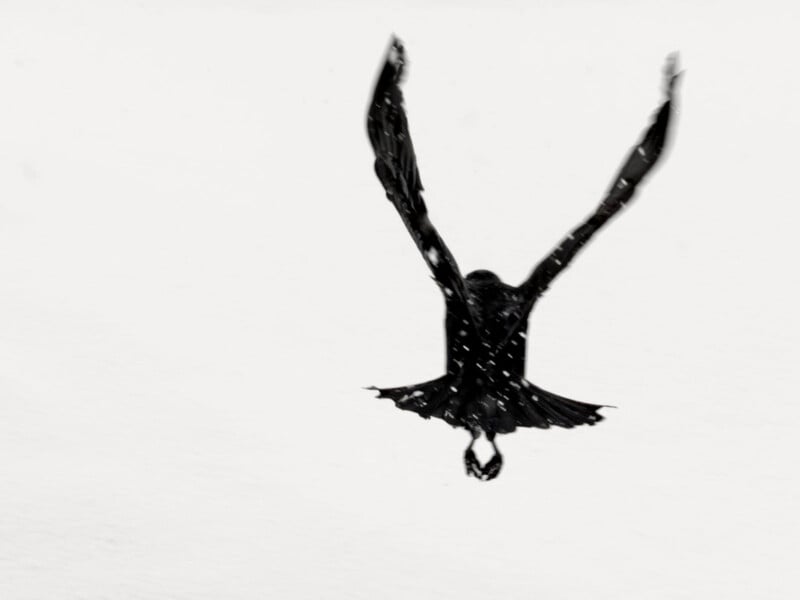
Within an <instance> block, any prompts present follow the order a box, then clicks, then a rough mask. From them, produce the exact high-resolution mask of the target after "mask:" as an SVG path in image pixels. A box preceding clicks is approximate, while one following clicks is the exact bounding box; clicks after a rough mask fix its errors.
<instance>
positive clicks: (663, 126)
mask: <svg viewBox="0 0 800 600" xmlns="http://www.w3.org/2000/svg"><path fill="white" fill-rule="evenodd" d="M677 78H678V73H677V72H676V57H675V56H670V57H669V58H668V60H667V66H666V68H665V95H666V100H665V101H664V103H663V104H662V105H661V107H660V108H659V110H658V112H657V113H656V115H655V117H654V119H653V122H652V124H651V125H650V127H649V128H648V130H647V131H646V132H645V134H644V136H643V137H642V139H641V141H639V143H638V144H636V145H635V146H634V147H633V149H632V150H631V152H630V154H629V156H628V158H627V160H626V161H625V163H624V164H623V165H622V168H621V169H620V171H619V173H617V176H616V177H615V179H614V181H613V182H612V184H611V187H610V188H609V189H608V192H606V196H605V198H604V199H603V201H602V202H601V203H600V206H599V207H598V208H597V210H596V211H595V212H594V213H592V214H591V215H590V216H589V218H588V219H586V220H585V221H584V222H583V223H581V224H580V225H579V226H578V227H576V228H575V229H574V230H573V231H572V232H571V233H570V234H568V235H567V237H566V238H564V239H563V240H562V241H561V243H560V244H559V245H558V246H557V247H556V248H555V250H553V251H552V252H551V253H550V254H549V255H548V256H547V257H545V258H544V260H542V261H541V262H540V263H539V264H538V265H537V266H536V268H535V269H534V270H533V273H531V275H530V277H528V279H527V280H526V281H525V282H524V283H523V284H522V285H521V286H520V290H521V291H522V292H523V297H524V298H525V299H526V301H527V303H528V308H529V309H530V307H532V306H533V304H534V303H535V302H536V299H537V298H538V297H539V296H541V295H542V293H544V291H545V290H546V289H547V288H548V286H549V285H550V283H551V282H552V281H553V279H555V278H556V276H557V275H558V274H559V273H561V272H562V271H563V270H564V269H565V268H566V267H567V265H569V263H570V262H571V261H572V259H573V258H575V255H576V254H577V253H578V251H579V250H580V249H581V248H582V247H583V246H584V245H585V244H586V243H587V242H588V241H589V240H590V239H591V238H592V236H593V235H594V234H595V233H597V232H598V231H599V230H600V229H601V228H602V227H603V226H604V225H605V224H606V223H607V222H608V221H609V219H611V217H613V216H614V215H615V214H617V212H619V211H620V209H622V207H624V206H625V204H626V203H627V202H628V201H629V200H631V198H632V197H633V195H634V192H635V191H636V186H637V185H638V184H639V183H640V182H641V181H642V179H644V177H645V176H646V175H647V173H648V172H649V171H650V170H651V169H652V168H653V166H655V164H656V162H657V161H658V158H659V156H661V151H662V150H663V148H664V144H665V142H666V139H667V129H668V125H669V121H670V115H671V113H672V99H673V90H674V86H675V82H676V81H677ZM526 314H527V313H526Z"/></svg>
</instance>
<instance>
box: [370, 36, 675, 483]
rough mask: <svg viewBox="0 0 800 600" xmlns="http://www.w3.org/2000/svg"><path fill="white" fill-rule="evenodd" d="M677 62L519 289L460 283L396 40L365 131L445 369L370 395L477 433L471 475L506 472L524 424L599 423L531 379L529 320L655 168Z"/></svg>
mask: <svg viewBox="0 0 800 600" xmlns="http://www.w3.org/2000/svg"><path fill="white" fill-rule="evenodd" d="M676 62H677V56H676V55H670V56H669V57H668V59H667V63H666V67H665V69H664V96H665V99H664V101H663V103H662V104H661V106H660V107H659V109H658V111H657V112H656V114H655V117H654V118H653V120H652V123H651V124H650V126H649V128H648V129H647V131H646V132H645V134H644V136H643V137H642V139H641V140H640V141H639V142H638V143H637V144H636V145H635V146H634V147H633V148H632V149H631V151H630V154H629V155H628V157H627V159H626V160H625V162H624V163H623V165H622V167H621V169H620V170H619V172H618V173H617V175H616V177H615V178H614V180H613V182H612V183H611V186H610V187H609V189H608V191H607V192H606V194H605V197H604V198H603V200H602V202H601V203H600V205H599V206H598V207H597V209H596V210H595V211H594V212H593V213H592V214H591V215H590V216H589V217H588V218H587V219H585V220H584V221H583V222H582V223H580V224H579V225H578V226H577V227H576V228H575V229H573V230H572V231H571V232H570V233H569V234H568V235H567V236H566V237H565V238H564V239H562V240H561V242H560V243H559V244H558V246H556V248H555V249H554V250H553V251H552V252H551V253H550V254H549V255H547V256H546V257H545V258H544V259H543V260H542V261H541V262H540V263H539V264H538V265H537V266H536V267H535V268H534V269H533V272H532V273H531V274H530V276H529V277H528V278H527V279H526V280H525V281H524V282H522V284H521V285H519V286H516V287H515V286H511V285H507V284H505V283H503V282H502V281H500V278H499V277H497V275H495V274H494V273H492V272H491V271H486V270H478V271H473V272H471V273H469V274H468V275H467V276H466V277H463V276H462V275H461V272H460V271H459V269H458V265H457V264H456V261H455V259H454V258H453V255H452V254H451V252H450V250H449V249H448V248H447V246H446V245H445V243H444V241H443V240H442V238H441V236H440V235H439V233H438V232H437V230H436V229H435V227H434V226H433V224H432V223H431V221H430V218H429V217H428V211H427V208H426V206H425V202H424V200H423V197H422V191H423V187H422V182H421V180H420V175H419V170H418V168H417V160H416V156H415V154H414V146H413V144H412V142H411V135H410V133H409V129H408V121H407V118H406V113H405V108H404V100H403V94H402V92H401V90H400V84H401V83H402V80H403V75H404V70H405V51H404V48H403V45H402V43H401V42H400V40H398V39H397V38H396V37H394V38H393V39H392V41H391V43H390V46H389V50H388V52H387V55H386V58H385V61H384V64H383V68H382V70H381V71H380V75H379V76H378V80H377V84H376V85H375V91H374V94H373V97H372V101H371V102H370V105H369V111H368V115H367V133H368V135H369V141H370V144H371V145H372V149H373V150H374V153H375V173H376V174H377V176H378V179H379V180H380V182H381V184H382V185H383V188H384V190H385V192H386V197H387V198H388V199H389V201H390V202H391V203H392V205H394V207H395V209H396V210H397V212H398V213H399V215H400V218H401V219H402V221H403V223H404V224H405V226H406V228H407V229H408V232H409V233H410V234H411V237H412V239H413V240H414V242H415V243H416V245H417V248H419V251H420V252H421V253H422V257H423V259H424V260H425V262H426V263H427V265H428V267H429V268H430V270H431V272H432V273H433V279H434V280H435V281H436V283H437V284H438V286H439V288H440V289H441V291H442V294H443V296H444V301H445V308H446V318H445V332H446V340H447V358H446V369H447V372H446V373H445V374H444V375H442V376H441V377H438V378H436V379H433V380H431V381H426V382H423V383H418V384H414V385H407V386H402V387H393V388H378V387H370V388H368V389H372V390H377V391H378V397H379V398H390V399H391V400H393V401H394V403H395V405H396V406H397V407H398V408H401V409H403V410H409V411H413V412H416V413H417V414H419V415H420V416H422V417H424V418H426V419H429V418H431V417H436V418H439V419H443V420H444V421H446V422H447V423H449V424H450V425H452V426H454V427H463V428H465V429H467V430H468V431H469V432H470V433H471V435H472V439H471V441H470V443H469V446H468V447H467V449H466V451H465V452H464V465H465V467H466V471H467V474H468V475H472V476H474V477H477V478H478V479H481V480H484V481H485V480H490V479H494V478H495V477H497V475H498V474H499V473H500V469H501V468H502V465H503V457H502V454H501V453H500V451H499V450H498V449H497V445H496V443H495V436H496V435H497V434H505V433H511V432H512V431H514V430H515V429H516V428H517V427H538V428H541V429H547V428H549V427H554V426H555V427H576V426H578V425H594V424H595V423H598V422H599V421H601V420H602V419H603V416H602V415H601V414H600V413H599V412H598V411H599V410H600V409H601V408H604V406H603V405H599V404H589V403H586V402H579V401H577V400H571V399H569V398H565V397H563V396H559V395H557V394H554V393H552V392H549V391H546V390H543V389H542V388H540V387H538V386H536V385H534V384H533V383H531V382H530V381H528V380H527V379H525V352H526V337H527V331H528V317H529V315H530V312H531V310H532V309H533V307H534V305H535V304H536V301H537V300H538V299H539V298H540V297H541V296H542V294H543V293H544V292H545V290H547V288H548V287H549V286H550V284H551V283H552V282H553V280H554V279H555V278H556V276H558V274H559V273H561V272H562V271H563V270H564V269H565V268H566V267H567V266H568V265H569V264H570V262H571V261H572V260H573V258H575V256H576V255H577V254H578V252H579V251H580V249H581V248H582V247H583V246H584V245H586V243H587V242H588V241H589V240H590V239H591V238H592V236H594V235H595V233H597V232H598V231H599V230H600V229H601V228H602V227H603V226H604V225H605V224H606V223H607V222H608V221H609V220H610V219H611V218H612V217H613V216H614V215H615V214H617V213H618V212H619V211H620V210H621V209H622V208H623V207H624V206H625V204H626V203H628V202H629V201H630V200H631V198H632V197H633V195H634V192H635V191H636V188H637V186H638V185H639V184H640V183H641V181H642V180H643V179H644V177H645V176H646V175H647V174H648V173H649V172H650V170H651V169H652V168H653V166H654V165H655V164H656V163H657V161H658V159H659V157H660V156H661V154H662V150H663V148H664V144H665V141H666V137H667V129H668V125H669V120H670V115H671V113H672V100H673V93H674V88H675V83H676V81H677V79H678V75H679V74H678V73H677V72H676ZM482 432H483V433H484V434H485V435H486V438H487V439H488V441H489V442H490V443H491V445H492V447H493V449H494V456H492V458H491V459H490V460H489V461H488V462H487V463H486V464H485V465H481V464H480V462H479V461H478V459H477V457H476V456H475V453H474V451H473V449H472V447H473V444H474V443H475V440H476V439H478V438H479V437H480V435H481V433H482Z"/></svg>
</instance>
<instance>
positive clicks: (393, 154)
mask: <svg viewBox="0 0 800 600" xmlns="http://www.w3.org/2000/svg"><path fill="white" fill-rule="evenodd" d="M404 65H405V53H404V50H403V46H402V44H401V43H400V40H398V39H397V38H394V39H393V40H392V44H391V46H390V48H389V52H388V54H387V57H386V61H385V63H384V65H383V69H382V71H381V74H380V76H379V77H378V82H377V84H376V86H375V93H374V94H373V97H372V102H371V103H370V107H369V113H368V115H367V133H368V135H369V141H370V144H371V145H372V149H373V151H374V152H375V173H376V174H377V175H378V179H380V182H381V184H383V187H384V189H385V190H386V197H387V198H388V199H389V200H390V201H391V203H392V204H393V205H394V207H395V208H396V209H397V212H398V213H399V214H400V217H401V218H402V219H403V223H404V224H405V226H406V228H407V229H408V232H409V233H410V234H411V237H412V238H413V239H414V242H415V243H416V245H417V247H418V248H419V250H420V252H421V253H422V257H423V258H424V259H425V262H426V263H427V264H428V267H430V269H431V271H432V273H433V278H434V280H435V281H436V283H437V284H438V285H439V287H440V288H441V289H442V292H443V293H444V295H445V300H446V302H447V310H448V311H450V312H455V313H457V314H458V315H459V317H460V318H461V319H462V320H467V321H468V323H469V326H470V328H471V329H473V330H474V318H473V317H472V314H471V310H470V308H469V304H468V302H467V292H466V286H465V284H464V279H463V277H462V276H461V273H460V272H459V270H458V265H457V264H456V261H455V259H454V258H453V255H452V254H451V253H450V250H449V249H448V248H447V246H446V245H445V243H444V241H443V240H442V238H441V237H440V236H439V233H438V232H437V231H436V228H434V226H433V224H432V223H431V221H430V219H429V218H428V210H427V208H426V206H425V202H424V201H423V199H422V190H423V188H422V181H421V180H420V176H419V170H418V169H417V159H416V155H415V154H414V146H413V144H412V142H411V135H410V133H409V130H408V121H407V119H406V114H405V109H404V106H403V93H402V92H401V91H400V83H401V81H402V77H403V69H404Z"/></svg>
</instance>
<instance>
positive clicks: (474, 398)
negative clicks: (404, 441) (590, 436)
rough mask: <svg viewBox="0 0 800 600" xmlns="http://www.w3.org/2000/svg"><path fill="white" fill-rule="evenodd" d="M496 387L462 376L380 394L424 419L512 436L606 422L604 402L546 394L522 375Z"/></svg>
mask: <svg viewBox="0 0 800 600" xmlns="http://www.w3.org/2000/svg"><path fill="white" fill-rule="evenodd" d="M503 379H504V381H503V383H502V384H500V383H498V382H495V383H494V385H493V386H492V387H491V388H488V389H487V388H485V387H473V386H471V385H470V384H469V383H468V382H469V380H470V379H469V377H466V376H465V375H464V374H463V373H459V374H448V375H443V376H442V377H438V378H437V379H432V380H430V381H425V382H423V383H418V384H415V385H407V386H402V387H395V388H377V387H370V388H367V389H371V390H376V391H377V392H378V397H379V398H390V399H391V400H392V401H393V402H394V403H395V406H397V408H400V409H402V410H410V411H412V412H415V413H417V414H418V415H419V416H421V417H423V418H425V419H430V418H432V417H435V418H438V419H442V420H444V421H446V422H447V423H449V424H450V425H452V426H454V427H465V428H467V429H470V430H474V429H482V430H483V431H485V432H487V433H511V432H512V431H514V430H515V429H516V428H517V427H538V428H540V429H548V428H550V427H565V428H572V427H577V426H578V425H594V424H595V423H599V422H600V421H602V420H603V415H601V414H600V413H599V410H600V409H601V408H607V407H606V406H604V405H601V404H589V403H587V402H579V401H577V400H571V399H570V398H565V397H564V396H559V395H558V394H554V393H553V392H548V391H547V390H543V389H542V388H540V387H539V386H536V385H534V384H532V383H531V382H530V381H528V380H527V379H525V378H524V377H522V376H510V377H504V378H503Z"/></svg>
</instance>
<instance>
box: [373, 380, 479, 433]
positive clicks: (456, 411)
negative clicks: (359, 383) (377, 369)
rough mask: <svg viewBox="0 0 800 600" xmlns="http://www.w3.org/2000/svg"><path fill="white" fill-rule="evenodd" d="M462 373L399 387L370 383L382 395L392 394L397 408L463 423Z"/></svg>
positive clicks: (459, 423) (424, 416)
mask: <svg viewBox="0 0 800 600" xmlns="http://www.w3.org/2000/svg"><path fill="white" fill-rule="evenodd" d="M460 382H461V377H460V376H457V375H455V376H454V375H443V376H442V377H438V378H436V379H432V380H430V381H425V382H423V383H417V384H414V385H406V386H402V387H395V388H378V387H374V386H372V387H369V388H367V389H369V390H375V391H377V392H378V398H390V399H391V400H392V401H393V402H394V404H395V406H397V408H400V409H402V410H410V411H413V412H415V413H417V414H418V415H419V416H421V417H422V418H424V419H430V418H431V417H436V418H439V419H443V420H445V421H447V422H448V423H450V424H451V425H454V426H458V425H462V424H463V423H462V422H461V421H460V418H461V417H462V416H463V414H462V413H463V401H462V396H461V395H460V394H459V393H458V389H459V385H460Z"/></svg>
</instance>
